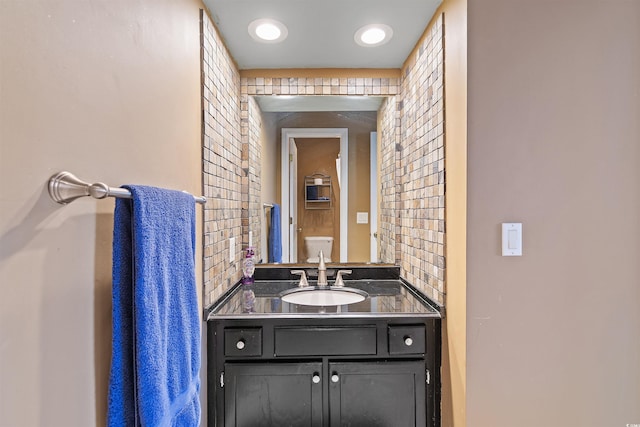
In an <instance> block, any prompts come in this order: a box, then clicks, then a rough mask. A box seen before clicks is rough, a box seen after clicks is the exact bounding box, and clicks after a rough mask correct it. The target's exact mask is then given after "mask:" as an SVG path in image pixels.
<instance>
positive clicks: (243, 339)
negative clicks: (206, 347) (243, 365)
mask: <svg viewBox="0 0 640 427" xmlns="http://www.w3.org/2000/svg"><path fill="white" fill-rule="evenodd" d="M224 355H225V356H261V355H262V328H247V329H236V328H228V329H225V330H224Z"/></svg>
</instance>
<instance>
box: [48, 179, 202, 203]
mask: <svg viewBox="0 0 640 427" xmlns="http://www.w3.org/2000/svg"><path fill="white" fill-rule="evenodd" d="M49 196H51V198H52V199H53V200H54V201H55V202H57V203H60V204H61V205H66V204H69V203H71V202H73V201H74V200H75V199H77V198H78V197H85V196H91V197H93V198H95V199H104V198H105V197H117V198H121V199H130V198H131V192H130V191H129V190H127V189H126V188H113V187H109V186H108V185H106V184H104V183H102V182H96V183H94V184H89V183H88V182H84V181H82V180H81V179H79V178H78V177H76V176H75V175H74V174H72V173H71V172H59V173H57V174H55V175H53V176H52V177H51V178H49ZM193 198H194V199H195V201H196V202H197V203H200V204H202V205H204V204H205V203H206V202H207V199H206V198H205V197H199V196H193Z"/></svg>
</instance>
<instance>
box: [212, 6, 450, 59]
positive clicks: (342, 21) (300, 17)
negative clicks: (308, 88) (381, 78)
mask: <svg viewBox="0 0 640 427" xmlns="http://www.w3.org/2000/svg"><path fill="white" fill-rule="evenodd" d="M204 3H205V5H206V6H207V8H208V9H209V12H210V13H211V16H212V18H213V20H214V22H215V24H216V26H217V27H218V29H219V31H220V32H221V35H222V38H223V39H224V41H225V44H226V45H227V48H228V49H229V51H230V52H231V56H233V58H234V59H235V61H236V63H237V64H238V67H239V68H240V69H241V70H246V69H255V68H400V67H402V64H403V63H404V61H405V59H406V58H407V56H408V55H409V54H410V53H411V51H412V49H413V47H414V46H415V44H416V43H417V41H418V39H419V38H420V36H421V35H422V33H423V31H424V29H425V28H426V26H427V24H428V23H429V21H430V19H431V17H432V16H433V14H434V12H435V11H436V9H437V7H438V6H439V4H440V3H441V0H320V1H318V0H204ZM259 18H271V19H276V20H278V21H280V22H282V23H283V24H285V25H286V26H287V28H288V31H289V35H288V37H287V38H286V39H285V40H284V41H283V42H281V43H278V44H268V43H260V42H257V41H255V40H253V39H252V38H251V37H250V36H249V33H248V31H247V28H248V25H249V23H250V22H251V21H253V20H255V19H259ZM377 23H382V24H387V25H389V26H390V27H391V28H392V29H393V38H392V39H391V40H390V41H389V42H388V43H386V44H384V45H382V46H377V47H362V46H359V45H357V44H356V43H355V41H354V39H353V36H354V34H355V32H356V31H357V30H358V29H359V28H360V27H362V26H364V25H367V24H377Z"/></svg>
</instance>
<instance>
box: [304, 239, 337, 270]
mask: <svg viewBox="0 0 640 427" xmlns="http://www.w3.org/2000/svg"><path fill="white" fill-rule="evenodd" d="M304 247H305V249H306V250H307V255H308V256H309V258H307V262H311V263H317V262H319V261H320V259H319V258H318V254H319V253H320V251H322V254H323V255H324V262H331V249H332V248H333V237H331V236H307V237H305V238H304Z"/></svg>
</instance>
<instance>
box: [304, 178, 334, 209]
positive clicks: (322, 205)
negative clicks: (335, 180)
mask: <svg viewBox="0 0 640 427" xmlns="http://www.w3.org/2000/svg"><path fill="white" fill-rule="evenodd" d="M332 207H333V197H332V185H331V177H330V176H328V175H323V174H320V173H316V174H313V175H307V176H305V177H304V208H305V209H331V208H332Z"/></svg>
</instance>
